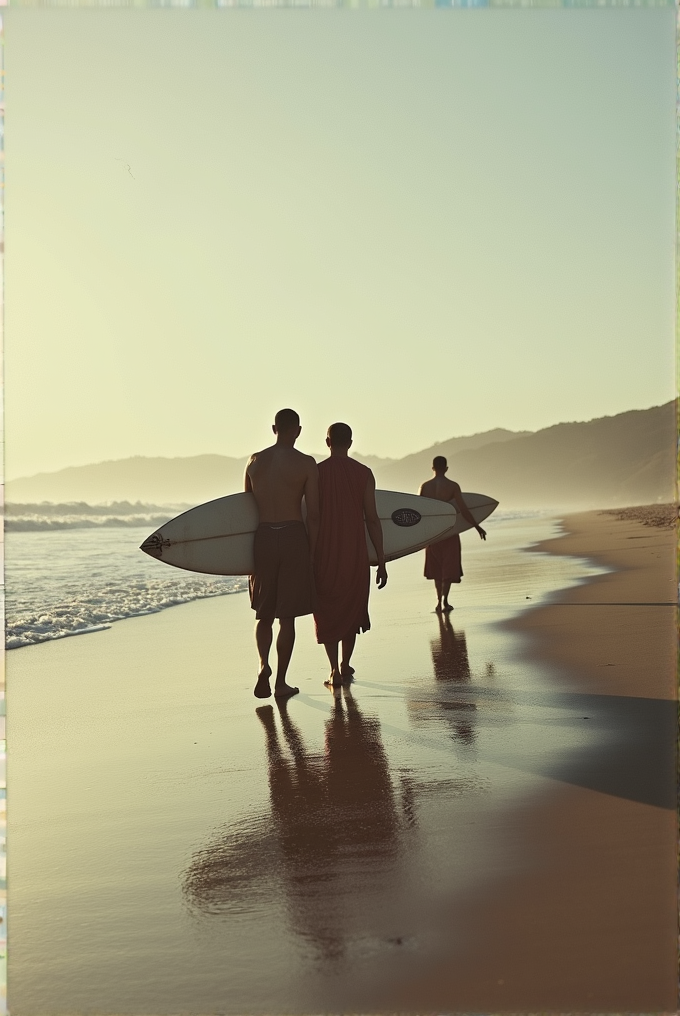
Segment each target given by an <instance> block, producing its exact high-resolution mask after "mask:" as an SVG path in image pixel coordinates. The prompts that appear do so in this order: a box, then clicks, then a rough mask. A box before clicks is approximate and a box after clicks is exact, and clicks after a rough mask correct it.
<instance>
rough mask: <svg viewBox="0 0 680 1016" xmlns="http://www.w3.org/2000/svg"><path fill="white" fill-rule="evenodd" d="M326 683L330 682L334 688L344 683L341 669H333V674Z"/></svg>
mask: <svg viewBox="0 0 680 1016" xmlns="http://www.w3.org/2000/svg"><path fill="white" fill-rule="evenodd" d="M324 684H330V685H332V686H333V687H334V688H339V687H340V685H341V684H342V673H341V672H340V671H339V670H331V676H330V677H329V678H328V680H327V681H324Z"/></svg>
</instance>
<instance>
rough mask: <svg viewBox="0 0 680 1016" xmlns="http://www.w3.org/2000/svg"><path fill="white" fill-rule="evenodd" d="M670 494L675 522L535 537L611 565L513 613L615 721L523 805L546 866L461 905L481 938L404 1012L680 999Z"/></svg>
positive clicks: (542, 653)
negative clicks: (595, 745) (603, 739)
mask: <svg viewBox="0 0 680 1016" xmlns="http://www.w3.org/2000/svg"><path fill="white" fill-rule="evenodd" d="M654 507H655V506H650V508H654ZM663 508H665V509H666V525H665V526H664V525H659V524H657V525H655V524H654V523H653V522H652V523H651V524H650V522H649V521H647V524H645V522H644V516H641V509H621V510H612V511H611V512H609V511H590V512H579V513H575V514H569V515H564V516H560V517H559V518H560V522H561V524H562V526H563V529H564V533H562V534H561V535H560V536H558V537H557V538H555V539H551V540H547V541H543V542H542V543H539V544H537V545H535V546H534V547H532V548H530V549H529V550H528V552H529V553H531V552H543V553H550V554H556V555H568V556H577V557H584V558H588V559H590V560H591V561H595V562H597V563H598V564H600V565H604V566H605V567H607V568H609V569H611V570H609V571H607V572H606V573H604V574H602V573H601V574H598V575H596V576H593V577H591V578H590V579H589V580H587V581H586V582H585V583H583V584H581V585H578V586H576V587H572V588H571V589H567V590H563V591H562V592H560V593H558V594H556V596H555V598H554V599H553V600H552V602H550V601H549V602H547V603H543V604H540V605H537V606H536V607H535V608H533V609H530V610H528V611H524V612H522V613H521V614H520V615H519V616H517V617H515V618H513V619H512V620H510V621H509V622H505V623H504V624H503V627H505V628H506V629H507V630H511V631H514V632H518V633H520V634H521V635H523V636H524V646H523V648H522V651H521V656H522V658H523V659H526V660H527V661H531V662H532V663H533V664H539V665H542V666H543V667H544V668H546V669H547V670H548V671H549V673H550V676H551V677H552V679H553V680H555V683H556V687H557V688H558V689H559V690H560V692H561V691H562V689H565V688H566V690H567V694H568V695H572V696H578V698H579V701H581V702H583V703H585V704H586V705H587V707H588V708H589V711H590V712H589V714H592V713H594V712H597V711H598V710H599V712H600V715H601V716H603V717H605V718H606V720H607V721H608V723H609V732H610V734H612V733H613V735H615V736H611V737H609V743H604V744H603V745H602V747H601V748H600V749H596V750H594V751H591V750H588V751H585V752H584V753H583V755H582V758H581V760H578V761H577V762H576V764H575V765H570V764H569V763H566V764H565V765H564V766H563V767H562V769H561V770H560V771H557V772H556V773H555V774H554V778H555V783H554V786H553V787H552V788H551V789H550V790H549V791H548V792H547V794H546V795H545V796H544V797H543V799H540V800H538V801H534V802H533V803H529V804H527V805H524V806H522V807H520V808H519V809H518V812H517V815H516V822H515V829H516V833H517V835H518V837H519V841H520V842H522V841H523V842H524V844H525V847H526V849H527V850H528V851H530V855H531V856H532V858H533V861H534V864H533V867H532V869H531V870H529V871H527V872H526V873H522V874H521V875H519V876H518V877H516V878H515V879H514V880H513V881H512V882H509V881H508V880H504V879H503V878H500V879H499V880H498V881H497V884H496V887H495V889H492V890H490V891H488V892H485V893H477V894H472V895H471V897H470V898H469V899H467V900H466V901H465V902H464V903H463V904H462V908H461V909H462V912H463V913H464V915H465V920H466V921H467V922H468V926H469V927H470V929H472V944H471V947H470V949H469V950H468V951H467V953H466V955H465V956H464V957H457V956H456V957H450V958H448V959H447V961H446V962H445V963H443V962H439V963H437V964H432V965H431V966H430V968H429V969H428V971H427V973H426V974H425V976H419V977H418V978H417V979H413V980H412V981H411V982H410V983H402V984H400V985H399V986H398V990H397V991H396V992H395V995H394V999H393V1004H394V1005H395V1007H396V1008H397V1009H399V1010H401V1011H402V1012H403V1011H410V1012H413V1011H418V1012H421V1013H423V1012H433V1011H440V1012H441V1011H449V1012H452V1011H453V1012H460V1011H468V1012H469V1011H477V1012H494V1013H497V1012H514V1013H516V1012H527V1011H534V1012H535V1011H542V1012H553V1013H565V1012H569V1011H572V1012H573V1011H578V1012H624V1011H629V1012H630V1011H634V1012H641V1013H642V1012H644V1013H651V1012H655V1013H674V1012H676V1011H677V999H678V987H677V902H676V856H677V854H676V842H677V837H676V814H675V765H674V761H675V739H676V702H675V660H676V639H675V614H676V610H675V609H674V607H675V591H676V584H675V553H676V542H675V531H674V526H673V525H672V520H671V519H670V515H669V509H672V510H673V512H674V509H675V506H659V510H662V509H663ZM647 519H649V515H648V516H647ZM668 521H671V526H669V525H668ZM633 541H634V542H633ZM584 614H585V615H586V620H585V622H584V619H583V618H584ZM595 619H596V620H595ZM589 714H585V713H584V720H585V718H586V715H589ZM457 916H458V919H460V914H458V915H457ZM383 1011H385V1010H384V1009H383Z"/></svg>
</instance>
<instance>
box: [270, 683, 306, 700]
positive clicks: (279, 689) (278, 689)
mask: <svg viewBox="0 0 680 1016" xmlns="http://www.w3.org/2000/svg"><path fill="white" fill-rule="evenodd" d="M299 692H300V689H299V688H293V686H292V685H290V684H286V682H285V681H282V682H281V684H275V685H274V698H278V699H286V698H290V697H291V695H297V694H299Z"/></svg>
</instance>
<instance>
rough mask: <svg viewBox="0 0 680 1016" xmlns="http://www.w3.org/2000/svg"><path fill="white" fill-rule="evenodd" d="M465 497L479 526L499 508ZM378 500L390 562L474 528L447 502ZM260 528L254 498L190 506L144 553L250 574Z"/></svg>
mask: <svg viewBox="0 0 680 1016" xmlns="http://www.w3.org/2000/svg"><path fill="white" fill-rule="evenodd" d="M463 497H464V498H465V502H466V504H468V506H469V507H470V510H471V513H472V515H473V517H474V518H475V519H476V520H477V521H478V522H480V521H482V520H483V519H485V518H486V517H487V515H490V514H491V512H492V511H493V510H494V508H495V507H496V505H497V504H498V502H497V501H494V500H493V499H492V498H487V497H483V496H482V495H480V494H464V495H463ZM468 498H470V499H471V501H468ZM375 501H376V506H377V509H378V515H379V516H380V521H381V523H382V530H383V540H384V545H385V557H386V559H387V560H388V561H393V560H395V558H398V557H404V556H405V555H406V554H412V553H413V552H414V551H416V550H422V548H423V547H425V546H427V544H428V543H435V542H437V541H438V540H441V539H445V538H446V537H447V536H452V535H453V534H454V533H458V532H462V531H463V530H465V529H469V528H470V525H469V523H468V522H466V521H465V519H463V518H462V516H461V515H460V514H459V513H458V512H457V511H456V509H455V508H454V507H453V505H451V504H449V503H448V501H436V500H434V499H433V498H429V497H421V496H420V495H418V494H402V493H399V492H398V491H393V490H376V492H375ZM473 502H476V503H473ZM257 526H258V512H257V505H256V504H255V498H254V497H253V495H252V494H249V493H243V494H230V495H229V496H228V497H218V498H216V499H215V500H214V501H208V502H206V504H201V505H198V506H197V507H196V508H191V509H190V510H189V511H186V512H183V513H182V514H181V515H178V516H177V517H176V518H174V519H171V520H170V521H169V522H166V523H165V525H164V526H161V528H160V529H157V530H156V532H155V533H152V534H151V536H149V537H147V539H146V540H145V541H144V543H143V544H142V545H141V547H140V550H143V551H144V552H145V553H146V554H149V555H150V556H151V557H155V558H157V560H159V561H163V562H164V563H165V564H171V565H173V566H174V567H175V568H185V569H186V570H187V571H196V572H206V573H208V574H210V575H250V574H252V571H253V536H254V533H255V530H256V529H257ZM366 540H367V543H368V551H369V559H370V562H371V564H377V558H376V555H375V550H374V548H373V544H372V543H371V541H370V539H369V537H368V532H367V533H366Z"/></svg>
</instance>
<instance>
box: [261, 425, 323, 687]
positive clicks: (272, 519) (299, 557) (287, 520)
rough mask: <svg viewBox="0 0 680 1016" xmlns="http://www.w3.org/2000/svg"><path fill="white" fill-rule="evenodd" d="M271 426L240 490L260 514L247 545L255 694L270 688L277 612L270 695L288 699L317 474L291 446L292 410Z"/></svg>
mask: <svg viewBox="0 0 680 1016" xmlns="http://www.w3.org/2000/svg"><path fill="white" fill-rule="evenodd" d="M272 430H273V431H274V433H275V434H276V444H273V445H272V446H271V447H270V448H265V449H264V450H263V451H261V452H255V454H254V455H251V456H250V459H249V460H248V465H247V466H246V475H245V489H246V490H247V491H251V492H252V493H253V495H254V497H255V500H256V502H257V507H258V511H259V514H260V524H259V526H258V528H257V530H256V532H255V543H254V548H253V550H254V556H255V572H254V574H253V575H251V576H250V582H249V587H250V604H251V606H252V608H253V610H254V611H255V612H256V613H255V617H256V619H257V620H256V624H255V642H256V643H257V651H258V654H259V657H260V673H259V674H258V678H257V684H256V685H255V695H256V696H257V698H269V697H270V696H271V693H272V691H271V687H270V684H269V679H270V677H271V675H272V670H271V667H270V666H269V651H270V649H271V644H272V637H273V636H272V626H273V624H274V618H275V617H278V619H279V634H278V638H277V640H276V653H277V657H278V667H277V671H276V682H275V685H274V695H275V696H276V697H277V698H288V697H289V696H290V695H296V694H297V693H298V691H299V690H300V689H299V688H293V687H291V685H289V684H286V672H287V670H288V664H289V663H290V658H291V655H292V653H293V646H294V644H295V618H296V617H300V616H301V615H303V614H311V613H312V606H313V604H312V561H313V558H314V549H315V546H316V538H317V534H318V530H319V476H318V471H317V468H316V462H315V461H314V459H313V458H312V457H311V455H303V454H302V453H301V452H299V451H297V450H296V449H295V448H294V445H295V442H296V441H297V439H298V437H299V436H300V431H301V430H302V427H301V426H300V417H299V416H298V414H297V413H296V412H295V411H294V410H292V409H282V410H280V411H279V412H278V413H277V414H276V417H275V420H274V425H273V427H272ZM303 497H304V499H305V502H306V506H307V526H306V528H305V524H304V522H303V521H302V498H303Z"/></svg>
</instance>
